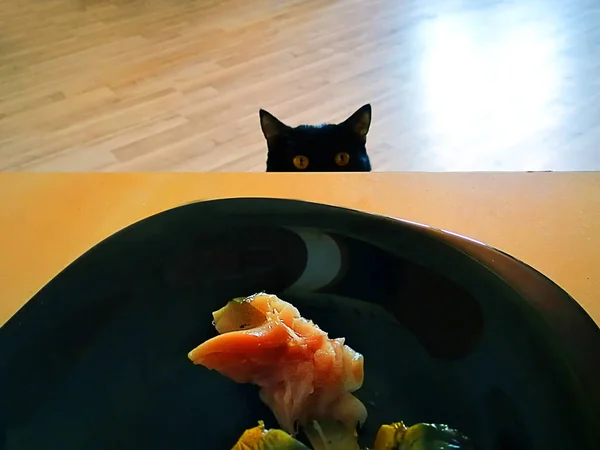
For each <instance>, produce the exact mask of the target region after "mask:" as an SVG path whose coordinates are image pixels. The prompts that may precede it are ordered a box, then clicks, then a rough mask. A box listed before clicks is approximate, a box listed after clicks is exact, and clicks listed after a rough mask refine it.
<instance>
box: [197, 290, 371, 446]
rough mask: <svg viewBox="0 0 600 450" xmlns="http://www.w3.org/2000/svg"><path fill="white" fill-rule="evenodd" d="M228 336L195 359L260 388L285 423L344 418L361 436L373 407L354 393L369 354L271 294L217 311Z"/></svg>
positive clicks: (291, 426)
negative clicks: (331, 335)
mask: <svg viewBox="0 0 600 450" xmlns="http://www.w3.org/2000/svg"><path fill="white" fill-rule="evenodd" d="M213 318H214V325H215V327H216V329H217V331H218V332H219V333H220V334H219V335H218V336H216V337H214V338H212V339H209V340H208V341H206V342H204V343H203V344H201V345H199V346H198V347H196V348H195V349H194V350H192V351H191V352H190V353H189V355H188V356H189V358H190V359H191V360H192V361H193V362H194V364H200V365H203V366H205V367H207V368H209V369H212V370H216V371H218V372H219V373H221V374H222V375H224V376H226V377H228V378H231V379H232V380H234V381H236V382H238V383H253V384H256V385H258V386H259V387H260V398H261V399H262V400H263V401H264V402H265V403H266V404H267V405H268V406H269V407H270V409H271V410H272V411H273V413H274V415H275V417H276V419H277V421H278V422H279V425H280V426H281V428H282V429H283V430H284V431H286V432H288V433H290V434H291V435H294V434H295V433H296V431H297V427H298V426H303V427H304V426H307V425H308V426H312V424H314V423H315V421H316V422H323V423H326V422H329V423H331V422H332V421H333V422H336V423H339V424H341V425H342V426H343V427H344V428H346V429H347V430H348V432H349V433H352V436H355V434H356V433H355V430H356V427H357V425H362V424H363V423H364V421H365V420H366V418H367V411H366V409H365V407H364V405H363V404H362V402H361V401H360V400H358V399H357V398H356V397H355V396H354V395H352V392H354V391H356V390H358V389H359V388H360V387H361V386H362V383H363V378H364V370H363V366H364V358H363V356H362V355H361V354H360V353H358V352H356V351H354V350H352V349H351V348H350V347H348V346H347V345H346V344H345V342H344V339H343V338H338V339H330V338H329V337H328V335H327V333H326V332H324V331H323V330H321V329H320V328H319V327H318V326H317V325H316V324H314V323H313V322H311V321H310V320H307V319H304V318H303V317H301V316H300V312H299V311H298V309H297V308H295V307H294V306H293V305H291V304H290V303H288V302H285V301H283V300H281V299H280V298H278V297H276V296H274V295H267V294H264V293H259V294H255V295H253V296H250V297H246V298H240V299H235V300H232V301H230V302H229V303H227V305H226V306H225V307H223V308H222V309H220V310H218V311H215V312H214V313H213Z"/></svg>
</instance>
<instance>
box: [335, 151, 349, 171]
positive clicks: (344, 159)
mask: <svg viewBox="0 0 600 450" xmlns="http://www.w3.org/2000/svg"><path fill="white" fill-rule="evenodd" d="M349 162H350V155H349V154H348V153H346V152H339V153H338V154H337V155H335V163H336V164H337V165H338V166H340V167H344V166H345V165H347V164H348V163H349Z"/></svg>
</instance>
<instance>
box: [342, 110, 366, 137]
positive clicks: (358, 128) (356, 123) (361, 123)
mask: <svg viewBox="0 0 600 450" xmlns="http://www.w3.org/2000/svg"><path fill="white" fill-rule="evenodd" d="M342 125H344V126H347V127H349V128H350V129H351V130H352V131H353V132H354V133H355V134H356V135H357V136H359V137H361V138H363V139H366V138H367V133H368V132H369V128H370V126H371V105H370V104H369V103H367V104H366V105H363V106H361V107H360V108H358V110H357V111H356V112H355V113H354V114H352V115H351V116H350V117H348V118H347V119H346V120H345V121H344V122H342Z"/></svg>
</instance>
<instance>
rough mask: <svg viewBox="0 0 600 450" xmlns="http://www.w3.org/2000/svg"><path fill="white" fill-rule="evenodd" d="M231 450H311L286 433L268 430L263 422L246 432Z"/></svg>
mask: <svg viewBox="0 0 600 450" xmlns="http://www.w3.org/2000/svg"><path fill="white" fill-rule="evenodd" d="M231 450H309V448H308V447H307V446H306V445H304V444H302V443H301V442H299V441H297V440H296V439H294V438H293V437H291V436H290V435H289V434H287V433H286V432H285V431H282V430H275V429H273V430H267V429H266V428H265V425H264V423H263V422H258V425H257V426H255V427H254V428H250V429H249V430H246V431H244V434H242V436H241V437H240V439H239V440H238V441H237V442H236V444H235V445H234V446H233V448H232V449H231Z"/></svg>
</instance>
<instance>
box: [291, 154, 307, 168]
mask: <svg viewBox="0 0 600 450" xmlns="http://www.w3.org/2000/svg"><path fill="white" fill-rule="evenodd" d="M293 162H294V167H295V168H296V169H306V168H307V167H308V158H307V157H306V156H304V155H296V156H294V159H293Z"/></svg>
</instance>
